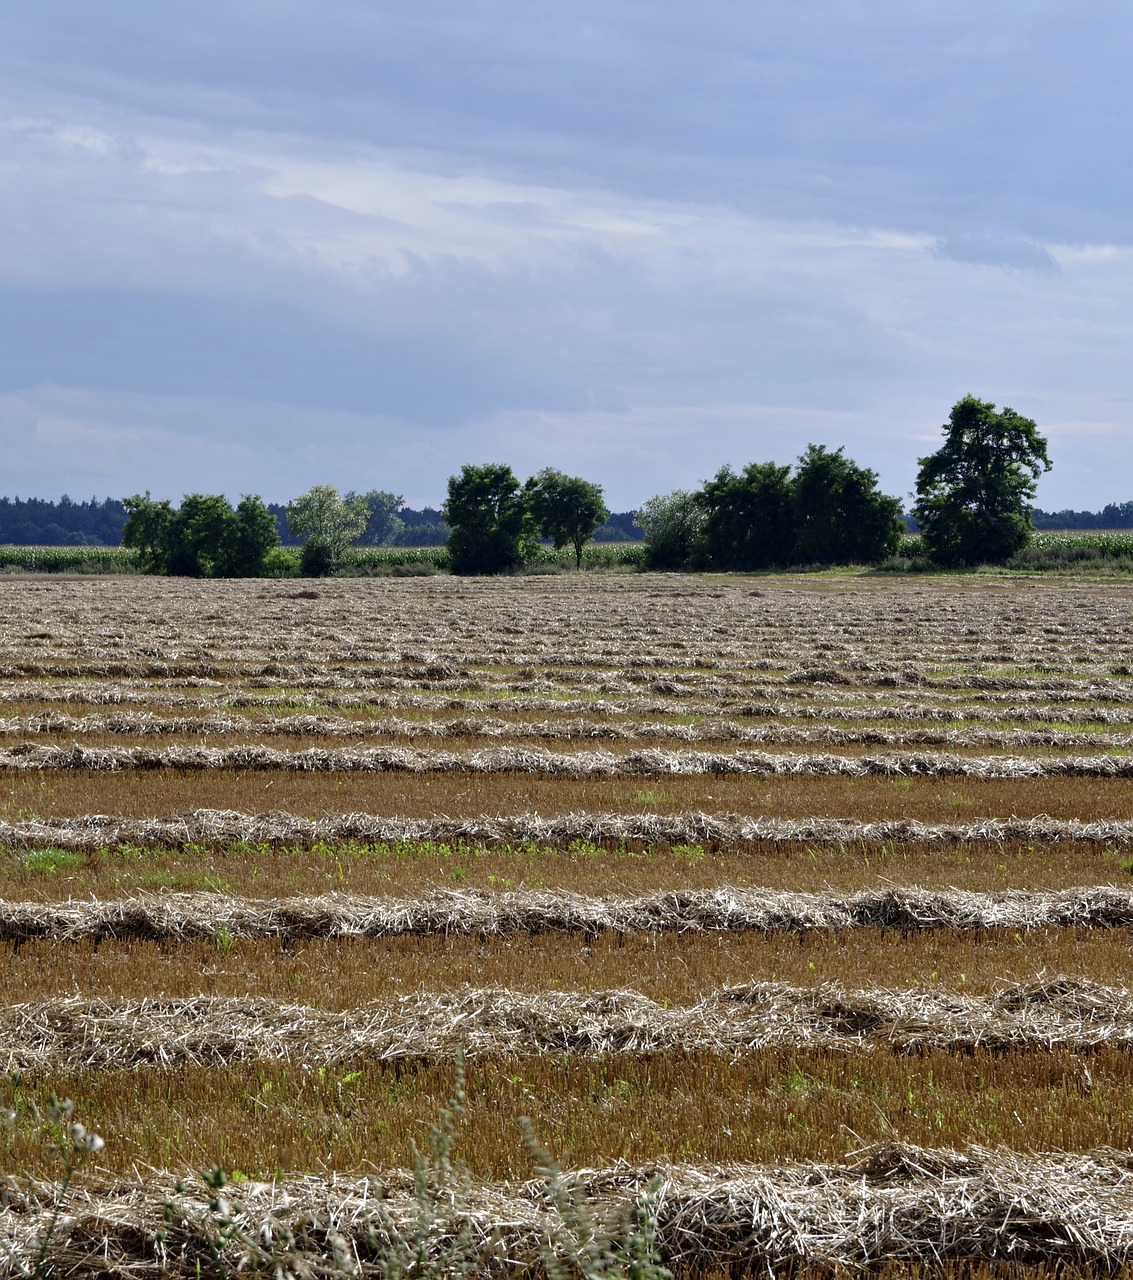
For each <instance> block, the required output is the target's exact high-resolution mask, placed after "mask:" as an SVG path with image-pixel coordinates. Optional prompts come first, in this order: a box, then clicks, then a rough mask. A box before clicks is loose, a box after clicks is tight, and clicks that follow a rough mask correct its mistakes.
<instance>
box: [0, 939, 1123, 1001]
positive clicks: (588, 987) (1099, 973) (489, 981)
mask: <svg viewBox="0 0 1133 1280" xmlns="http://www.w3.org/2000/svg"><path fill="white" fill-rule="evenodd" d="M1129 939H1130V935H1129V932H1128V931H1127V930H1125V929H1114V930H1109V929H1091V930H1077V929H1040V930H1031V931H1020V930H1016V929H994V930H987V931H983V932H980V933H978V934H973V933H970V932H964V931H959V930H950V929H933V930H923V931H920V932H916V933H911V934H905V933H902V932H901V931H899V930H892V929H860V930H851V931H848V932H840V933H826V932H817V933H810V934H785V933H770V934H761V933H720V932H712V933H676V934H674V933H669V934H665V935H664V936H663V937H658V936H657V935H656V934H649V933H628V934H625V933H602V934H599V935H598V936H596V937H587V936H585V935H580V934H568V933H544V934H515V935H510V936H496V937H492V936H488V937H485V938H481V937H479V936H477V935H469V934H450V935H444V934H429V935H422V934H402V935H395V936H386V937H384V938H361V937H346V938H331V939H326V938H311V939H298V940H295V939H289V940H280V939H278V938H276V939H259V940H240V939H234V940H230V939H229V938H228V937H227V936H226V935H224V934H223V933H222V934H220V935H219V936H218V937H216V938H214V939H202V938H197V939H195V940H193V939H190V940H183V941H178V942H177V943H176V944H172V943H170V942H169V941H168V940H162V939H158V940H155V941H146V940H132V941H113V940H106V941H103V942H91V941H87V942H74V943H71V944H69V945H67V946H60V945H59V944H58V943H57V942H53V941H51V940H43V941H33V942H25V943H21V944H16V943H8V944H6V945H3V946H0V1005H2V1004H8V1003H16V1002H18V1003H26V1002H28V1001H41V1000H53V999H55V998H57V997H58V996H59V995H60V994H61V993H66V994H68V995H76V996H77V995H82V996H84V997H86V998H87V999H103V1000H110V1001H134V1000H142V999H146V998H148V997H153V996H160V997H162V998H163V999H190V998H194V997H196V996H200V995H206V996H229V997H232V998H234V999H249V998H263V999H270V1000H274V1001H276V1002H278V1003H281V1004H290V1003H293V1002H294V1001H296V1000H299V999H301V1000H302V1001H303V1002H304V1003H305V1004H307V1005H311V1006H314V1007H317V1008H320V1009H334V1010H340V1011H341V1010H346V1009H350V1008H353V1007H355V1006H357V1005H361V1004H365V1003H366V1002H367V1001H370V1000H387V1001H388V1000H391V999H394V998H395V997H397V996H400V995H404V994H405V993H406V992H408V991H414V990H430V991H448V992H459V991H461V990H464V989H466V988H468V987H474V986H476V987H484V986H493V987H504V988H509V989H511V990H515V991H522V992H527V993H531V994H538V993H539V992H543V991H548V990H569V991H602V990H608V989H610V988H615V987H618V986H622V985H625V984H627V983H628V984H629V985H631V986H632V987H633V988H634V989H635V990H637V991H640V992H641V993H642V994H643V995H646V996H648V997H649V998H650V999H652V1000H655V1001H657V1002H658V1003H663V1002H664V1001H666V1000H667V1001H669V1002H670V1004H689V1005H691V1004H696V1003H697V1002H698V1001H699V1000H702V999H703V998H704V997H705V995H707V994H708V993H709V992H711V991H715V990H718V989H719V988H721V987H726V986H736V985H739V984H743V983H751V982H752V981H755V980H759V981H769V982H771V981H773V982H785V983H788V984H790V985H791V986H797V987H808V986H814V985H816V984H821V983H824V982H833V981H843V982H846V981H852V983H853V985H855V986H858V987H869V986H874V987H882V988H883V987H886V986H890V985H893V984H894V983H896V984H899V985H901V986H904V987H907V986H922V987H925V988H927V989H940V988H942V987H951V988H953V989H955V990H959V991H964V992H970V993H975V994H981V993H988V992H991V991H994V990H996V989H998V988H999V987H1001V986H1002V985H1003V983H1004V982H1005V981H1030V980H1033V979H1034V978H1035V976H1036V975H1037V974H1042V973H1069V974H1074V975H1076V976H1078V977H1082V978H1089V979H1092V980H1094V981H1097V982H1103V983H1113V984H1118V985H1126V986H1133V954H1131V951H1130V945H1129Z"/></svg>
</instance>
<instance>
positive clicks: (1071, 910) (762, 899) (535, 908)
mask: <svg viewBox="0 0 1133 1280" xmlns="http://www.w3.org/2000/svg"><path fill="white" fill-rule="evenodd" d="M1131 926H1133V891H1130V890H1126V889H1118V888H1116V887H1114V886H1112V885H1097V886H1083V887H1079V888H1073V889H1059V890H1041V889H1040V890H1030V889H1007V890H1001V891H998V892H991V893H979V892H972V891H968V890H963V889H922V888H915V887H908V888H904V887H900V886H896V885H894V886H892V887H888V888H882V889H865V890H862V891H860V892H858V893H852V894H839V893H836V892H834V891H832V890H824V891H821V892H810V893H800V892H790V891H784V890H779V889H759V888H746V887H744V888H740V887H735V886H724V887H721V888H719V889H676V890H667V891H664V892H659V893H652V894H642V895H638V896H636V897H588V896H585V895H583V894H578V893H571V892H568V891H566V890H522V891H515V892H506V893H485V892H480V891H478V890H444V891H437V892H433V893H430V894H427V895H425V896H420V897H413V898H396V897H366V896H360V895H349V894H337V893H335V894H324V895H321V896H313V897H302V898H273V899H256V898H235V897H228V896H225V895H223V894H214V893H162V894H140V895H138V896H135V897H130V898H120V899H117V900H88V901H82V900H79V901H74V900H72V901H67V902H46V903H45V902H5V901H3V900H0V940H3V941H7V942H16V943H21V942H30V941H33V940H35V939H52V940H54V941H58V942H81V941H96V942H101V941H105V940H109V939H116V940H119V941H131V940H136V939H145V940H150V941H161V942H166V943H170V942H179V941H186V940H189V939H194V938H209V939H215V938H218V937H222V936H223V937H225V938H227V939H233V940H234V939H256V938H281V939H292V940H295V939H302V938H357V937H362V938H383V937H391V936H397V935H404V934H417V935H427V934H444V935H452V934H464V935H473V936H479V937H492V936H497V937H498V936H502V935H509V934H522V933H530V934H536V933H547V932H551V931H559V932H574V933H582V934H585V935H587V936H590V937H593V936H596V935H598V934H600V933H602V932H605V931H610V932H615V933H630V932H648V933H690V932H705V931H727V932H733V933H739V932H762V933H771V932H797V933H804V932H816V931H821V932H834V931H838V930H845V929H900V930H902V931H904V932H906V933H909V932H913V931H919V930H927V929H959V930H985V929H1010V930H1013V931H1019V930H1024V929H1048V928H1074V929H1113V928H1129V927H1131Z"/></svg>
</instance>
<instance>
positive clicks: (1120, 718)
mask: <svg viewBox="0 0 1133 1280" xmlns="http://www.w3.org/2000/svg"><path fill="white" fill-rule="evenodd" d="M276 685H277V682H276V681H275V680H269V679H264V680H262V681H249V682H246V683H245V684H244V685H243V686H232V685H225V684H223V683H222V682H221V681H219V680H203V679H202V680H185V681H181V682H179V687H178V688H176V689H169V688H154V687H153V686H152V685H149V684H147V685H144V686H142V687H138V686H135V685H131V684H123V683H115V682H112V681H104V682H102V683H100V684H98V685H94V684H42V683H38V682H33V683H26V684H23V683H20V682H16V681H12V682H9V683H7V684H6V685H5V686H4V688H2V689H0V704H3V703H44V704H63V705H67V706H92V707H93V706H98V707H103V706H115V707H118V706H144V707H168V708H171V709H182V708H183V709H192V710H199V711H213V712H215V711H217V710H220V711H225V710H228V709H230V708H248V709H252V708H265V709H271V708H273V707H280V708H287V709H293V708H294V707H295V706H297V705H299V706H302V705H309V706H311V707H312V708H318V709H319V710H320V711H321V710H322V709H323V708H326V707H332V708H338V709H341V710H350V709H355V708H364V709H366V710H372V709H375V708H377V709H381V710H388V711H397V710H411V709H415V710H427V711H429V712H431V713H435V712H437V711H439V710H443V709H446V708H452V707H458V708H465V707H472V708H474V709H475V710H476V712H477V713H479V714H483V713H484V712H489V711H491V712H501V711H503V712H510V711H517V712H524V713H528V712H543V713H551V714H554V715H558V716H561V715H564V714H579V715H584V716H588V717H589V716H594V715H607V714H629V713H633V714H638V715H683V714H693V715H704V716H719V715H723V714H727V715H732V716H744V717H759V718H761V719H770V718H776V717H779V718H791V717H797V718H803V719H832V720H861V721H866V722H869V721H874V720H929V721H931V720H947V721H956V720H964V721H973V722H986V723H999V722H1002V721H1008V722H1015V721H1019V720H1023V721H1027V720H1055V721H1059V722H1066V723H1074V722H1079V723H1083V724H1094V723H1104V724H1112V725H1128V724H1133V706H1130V702H1131V701H1133V690H1127V691H1126V694H1127V696H1116V695H1114V694H1113V693H1112V692H1111V691H1107V692H1099V691H1098V690H1097V689H1096V688H1095V687H1094V686H1093V685H1092V684H1083V686H1082V687H1081V688H1077V689H1073V690H1067V691H1060V692H1055V691H1051V690H1045V691H1043V690H1039V691H1036V692H1033V693H1027V692H1013V693H1011V692H1009V693H995V692H989V691H984V692H981V693H978V694H975V695H968V696H959V695H949V694H943V693H942V694H940V695H939V696H938V697H937V698H936V699H935V700H934V701H932V702H928V701H924V700H921V701H917V702H908V701H891V700H890V699H891V695H889V694H886V693H870V692H867V691H863V690H853V691H850V690H846V689H842V688H838V689H836V690H833V689H822V688H810V689H803V688H800V689H796V690H793V691H792V695H791V700H790V701H786V700H784V699H783V696H782V693H783V691H782V690H773V689H747V690H743V691H742V693H743V696H742V697H740V696H737V694H739V693H740V691H738V690H733V691H731V692H730V694H729V695H728V696H724V697H719V698H714V699H705V698H691V697H664V696H658V695H656V694H653V695H649V696H646V695H644V694H643V693H642V692H641V690H639V689H637V690H634V691H633V692H632V693H631V694H624V693H623V694H614V693H610V692H608V691H607V692H605V693H603V692H601V691H599V690H597V689H595V688H590V689H589V690H588V689H586V688H580V689H579V690H578V694H579V696H578V697H572V696H569V695H565V694H564V693H561V692H560V693H559V694H558V695H557V696H554V697H546V696H536V695H532V694H520V693H512V694H503V695H496V694H491V693H487V692H486V691H483V690H480V691H477V692H471V691H468V692H465V693H463V694H461V695H460V696H459V697H438V696H437V695H436V694H426V693H421V692H414V691H412V690H410V691H403V692H399V693H396V694H390V693H382V692H379V691H374V690H371V691H368V692H350V691H349V690H331V689H322V688H320V689H318V691H317V692H316V690H315V687H314V685H313V684H312V683H311V682H307V683H306V684H305V685H304V687H303V689H301V690H295V691H289V692H287V693H280V692H278V690H277V689H276ZM260 686H263V688H261V687H260ZM186 689H192V690H199V692H196V693H189V692H186V691H185V690H186ZM265 690H266V691H265Z"/></svg>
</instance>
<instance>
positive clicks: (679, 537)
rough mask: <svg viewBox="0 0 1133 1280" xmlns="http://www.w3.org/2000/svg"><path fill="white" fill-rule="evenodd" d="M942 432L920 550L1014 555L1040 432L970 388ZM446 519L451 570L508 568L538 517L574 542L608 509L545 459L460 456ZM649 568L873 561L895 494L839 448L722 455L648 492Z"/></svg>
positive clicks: (944, 560)
mask: <svg viewBox="0 0 1133 1280" xmlns="http://www.w3.org/2000/svg"><path fill="white" fill-rule="evenodd" d="M943 431H944V443H943V444H942V446H941V447H940V448H939V449H938V450H937V451H936V452H935V453H932V454H929V455H928V456H927V457H924V458H921V459H920V460H919V461H920V469H919V471H918V473H917V483H916V501H915V502H914V504H913V508H912V515H913V517H914V518H915V520H916V521H917V523H918V525H919V527H920V530H921V537H922V543H923V546H924V551H925V553H926V555H927V556H928V558H929V559H931V560H932V561H934V562H935V563H937V564H939V565H941V566H953V567H954V566H961V565H973V564H984V563H996V562H1002V561H1005V560H1008V559H1010V558H1011V557H1012V556H1013V555H1015V554H1017V553H1018V552H1019V551H1021V550H1022V549H1023V547H1025V546H1026V544H1027V542H1028V541H1029V540H1030V537H1031V532H1032V524H1031V519H1030V500H1031V499H1032V498H1033V497H1034V495H1035V482H1036V481H1037V479H1038V477H1039V476H1040V475H1041V474H1042V473H1043V472H1044V471H1049V470H1050V459H1049V457H1048V456H1047V444H1046V440H1045V439H1044V438H1043V437H1042V436H1041V435H1040V434H1039V432H1038V428H1037V427H1036V425H1035V423H1034V422H1033V421H1031V419H1029V418H1024V417H1023V416H1022V415H1021V414H1019V413H1016V412H1015V410H1014V409H1010V408H1004V409H1002V410H999V411H997V410H996V407H995V405H994V404H991V403H989V402H987V401H983V400H977V399H976V398H975V397H974V396H965V397H964V398H963V399H962V400H959V401H957V402H956V404H955V405H953V407H952V412H951V414H950V416H949V420H948V422H947V424H946V425H945V426H944V428H943ZM444 513H445V518H446V519H447V520H448V522H449V524H451V525H452V529H453V532H452V536H451V537H450V539H449V548H450V551H451V558H452V568H453V571H454V572H456V573H500V572H507V571H508V570H512V569H515V568H517V567H518V566H519V565H521V564H522V563H523V560H524V558H525V556H526V555H527V554H528V550H527V549H528V547H529V545H530V540H531V538H533V537H534V535H535V532H536V530H538V531H539V532H541V533H542V534H543V535H544V536H545V537H552V538H553V539H554V543H555V546H556V547H560V546H567V545H571V546H573V547H574V549H575V554H576V563H581V558H582V546H583V544H584V543H585V542H586V540H587V539H588V538H589V537H590V535H591V533H592V532H593V529H594V527H595V526H596V525H597V523H598V522H600V521H601V520H603V519H605V507H604V505H603V503H602V491H601V489H600V488H599V487H598V486H597V485H593V484H589V483H588V482H587V481H585V480H582V479H581V478H579V477H569V476H564V475H562V473H560V472H553V471H544V472H540V473H539V475H538V476H535V477H532V479H531V480H529V481H527V483H526V484H525V485H520V483H519V481H518V480H517V479H516V477H515V476H514V475H513V474H512V472H511V469H510V468H509V467H506V466H501V465H491V466H482V467H473V466H466V467H464V468H463V469H462V471H461V473H460V475H459V476H453V477H452V478H451V479H450V480H449V489H448V500H447V501H446V503H445V506H444ZM636 519H637V523H638V524H639V525H640V526H641V528H642V529H643V531H644V534H645V548H646V564H647V566H648V567H649V568H653V569H721V570H748V571H750V570H760V569H774V568H784V567H787V566H790V565H812V564H830V565H841V564H874V563H878V562H879V561H882V560H885V559H887V558H888V557H890V556H892V555H893V554H894V552H895V551H896V550H897V547H898V545H899V542H900V539H901V536H902V534H903V533H904V532H905V531H906V528H907V526H906V522H905V518H904V514H903V511H902V506H901V502H900V499H898V498H895V497H892V496H890V495H888V494H884V493H882V492H881V491H880V489H879V488H878V483H877V473H876V472H874V471H871V470H869V469H868V468H866V467H861V466H859V465H858V464H857V463H856V462H854V461H853V459H851V458H848V457H846V454H845V450H844V449H841V448H839V449H830V448H827V447H826V446H825V445H816V444H811V445H808V446H807V449H806V451H805V452H804V453H803V454H802V456H801V457H800V458H799V459H798V462H797V463H796V464H795V465H794V466H793V467H791V466H782V465H780V464H778V463H775V462H754V463H751V464H749V465H748V466H746V467H744V468H743V470H742V471H735V470H733V469H732V468H731V467H730V466H725V467H722V468H721V469H720V470H719V471H718V472H717V473H716V475H715V476H714V477H713V478H712V479H711V480H707V481H705V482H704V484H703V485H702V486H701V488H700V489H697V490H687V489H677V490H674V491H673V492H672V493H669V494H664V495H658V496H657V497H654V498H650V499H649V501H648V502H646V503H645V505H644V506H643V507H642V508H641V510H640V511H639V512H638V513H637V517H636Z"/></svg>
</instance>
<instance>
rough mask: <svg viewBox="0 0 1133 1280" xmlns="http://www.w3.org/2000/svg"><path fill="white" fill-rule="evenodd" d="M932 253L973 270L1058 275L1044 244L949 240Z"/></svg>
mask: <svg viewBox="0 0 1133 1280" xmlns="http://www.w3.org/2000/svg"><path fill="white" fill-rule="evenodd" d="M933 252H935V253H936V254H938V255H939V256H940V257H942V258H950V259H951V260H952V261H953V262H967V263H969V264H971V265H972V266H983V267H1002V268H1003V269H1004V270H1007V271H1043V272H1050V273H1053V274H1057V272H1058V263H1057V262H1056V261H1055V260H1054V259H1053V258H1052V257H1051V256H1050V253H1049V252H1048V251H1047V250H1046V249H1044V248H1043V246H1042V245H1041V244H1034V243H1032V242H1031V241H1030V240H1017V239H1012V238H1011V237H1009V236H978V235H970V236H959V235H957V236H948V237H947V238H946V239H944V240H941V241H940V242H939V243H938V244H936V245H935V246H934V249H933Z"/></svg>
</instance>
